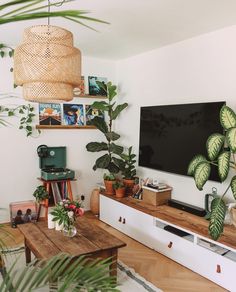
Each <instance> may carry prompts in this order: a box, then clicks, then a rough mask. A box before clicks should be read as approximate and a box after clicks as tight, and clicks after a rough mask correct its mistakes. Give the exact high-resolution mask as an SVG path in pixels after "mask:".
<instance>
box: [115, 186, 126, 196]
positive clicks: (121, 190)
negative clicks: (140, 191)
mask: <svg viewBox="0 0 236 292" xmlns="http://www.w3.org/2000/svg"><path fill="white" fill-rule="evenodd" d="M115 191H116V197H117V198H123V197H125V187H123V188H119V189H116V190H115Z"/></svg>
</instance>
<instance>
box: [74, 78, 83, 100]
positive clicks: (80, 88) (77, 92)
mask: <svg viewBox="0 0 236 292" xmlns="http://www.w3.org/2000/svg"><path fill="white" fill-rule="evenodd" d="M73 92H74V97H80V96H84V95H85V83H84V76H81V79H80V84H79V86H78V87H76V88H74V91H73Z"/></svg>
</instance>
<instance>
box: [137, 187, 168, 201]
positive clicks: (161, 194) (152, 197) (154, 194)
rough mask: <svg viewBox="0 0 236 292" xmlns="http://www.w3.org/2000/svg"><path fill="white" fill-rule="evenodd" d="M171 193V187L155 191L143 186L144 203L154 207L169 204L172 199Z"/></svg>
mask: <svg viewBox="0 0 236 292" xmlns="http://www.w3.org/2000/svg"><path fill="white" fill-rule="evenodd" d="M171 191H172V188H171V187H168V188H167V189H164V190H155V189H151V188H148V187H145V186H143V202H145V203H147V204H150V205H153V206H160V205H164V204H167V202H168V200H169V199H171Z"/></svg>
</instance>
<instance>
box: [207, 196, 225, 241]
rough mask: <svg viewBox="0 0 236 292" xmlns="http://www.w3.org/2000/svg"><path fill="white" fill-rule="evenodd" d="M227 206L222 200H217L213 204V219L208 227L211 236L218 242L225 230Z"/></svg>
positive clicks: (211, 218)
mask: <svg viewBox="0 0 236 292" xmlns="http://www.w3.org/2000/svg"><path fill="white" fill-rule="evenodd" d="M225 213H226V205H225V202H224V201H223V200H222V198H215V199H214V200H213V201H212V203H211V217H210V224H209V227H208V230H209V234H210V235H211V237H212V238H213V239H214V240H217V239H218V238H219V236H220V235H221V233H222V232H223V228H224V219H225Z"/></svg>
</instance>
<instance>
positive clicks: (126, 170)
mask: <svg viewBox="0 0 236 292" xmlns="http://www.w3.org/2000/svg"><path fill="white" fill-rule="evenodd" d="M120 157H121V158H122V159H123V161H124V166H123V168H122V169H121V173H122V175H123V182H124V185H125V187H126V194H127V195H132V194H133V187H134V184H135V176H136V169H135V163H136V160H135V157H136V154H134V153H132V146H130V147H129V148H128V153H127V154H126V153H122V154H121V155H120Z"/></svg>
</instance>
